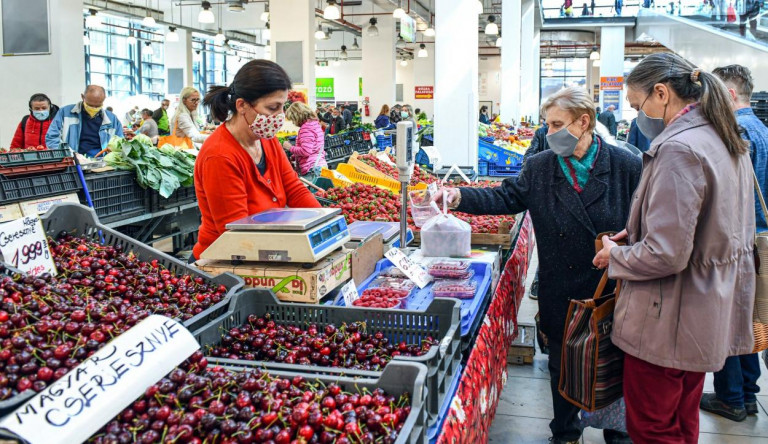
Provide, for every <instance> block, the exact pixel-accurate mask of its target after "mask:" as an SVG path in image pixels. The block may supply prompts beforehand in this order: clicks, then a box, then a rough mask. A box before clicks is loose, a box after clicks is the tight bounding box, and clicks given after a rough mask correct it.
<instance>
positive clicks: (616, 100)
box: [603, 91, 621, 112]
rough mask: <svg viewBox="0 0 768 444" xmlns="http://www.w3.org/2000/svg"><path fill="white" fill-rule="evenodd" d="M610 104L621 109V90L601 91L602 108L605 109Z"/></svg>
mask: <svg viewBox="0 0 768 444" xmlns="http://www.w3.org/2000/svg"><path fill="white" fill-rule="evenodd" d="M611 105H613V106H614V108H616V109H617V110H618V109H621V107H620V106H619V105H621V91H603V109H605V110H607V109H608V107H609V106H611ZM604 112H606V111H604Z"/></svg>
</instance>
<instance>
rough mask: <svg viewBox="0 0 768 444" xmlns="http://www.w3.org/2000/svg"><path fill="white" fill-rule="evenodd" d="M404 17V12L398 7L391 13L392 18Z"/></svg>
mask: <svg viewBox="0 0 768 444" xmlns="http://www.w3.org/2000/svg"><path fill="white" fill-rule="evenodd" d="M404 16H405V10H404V9H403V8H401V7H399V6H398V7H397V8H396V9H395V10H394V11H392V17H394V18H396V19H399V18H403V17H404Z"/></svg>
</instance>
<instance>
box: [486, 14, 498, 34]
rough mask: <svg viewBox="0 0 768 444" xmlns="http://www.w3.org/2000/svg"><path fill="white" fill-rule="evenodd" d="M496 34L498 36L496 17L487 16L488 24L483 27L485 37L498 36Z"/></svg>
mask: <svg viewBox="0 0 768 444" xmlns="http://www.w3.org/2000/svg"><path fill="white" fill-rule="evenodd" d="M498 34H499V26H498V25H497V24H496V16H495V15H489V16H488V24H487V25H485V35H498Z"/></svg>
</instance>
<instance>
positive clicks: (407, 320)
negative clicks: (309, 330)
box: [193, 289, 461, 420]
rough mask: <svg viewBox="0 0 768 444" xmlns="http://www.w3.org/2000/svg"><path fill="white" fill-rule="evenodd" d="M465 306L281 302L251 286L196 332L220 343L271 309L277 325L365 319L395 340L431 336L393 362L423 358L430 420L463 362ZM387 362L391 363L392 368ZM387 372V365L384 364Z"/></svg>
mask: <svg viewBox="0 0 768 444" xmlns="http://www.w3.org/2000/svg"><path fill="white" fill-rule="evenodd" d="M459 307H460V305H459V302H458V301H457V300H455V299H447V298H446V299H435V300H434V301H433V302H432V303H431V304H430V305H429V307H428V308H427V310H425V311H423V312H419V311H410V310H392V309H376V308H358V307H338V306H333V305H304V304H291V303H284V302H280V301H279V300H278V299H277V298H276V297H275V296H274V294H273V293H272V292H271V291H269V290H260V289H248V290H245V291H242V292H240V293H238V294H237V295H235V296H234V298H233V299H232V304H231V305H230V311H229V312H227V313H226V314H224V315H222V316H221V317H219V318H218V319H216V320H214V321H212V322H211V323H210V324H208V325H206V326H205V327H204V328H202V329H200V330H198V331H193V334H194V335H195V339H197V341H198V342H199V343H200V345H201V346H203V347H206V346H213V345H217V344H219V342H220V341H221V336H222V332H226V331H228V330H229V329H230V328H232V327H237V326H239V325H242V324H243V323H245V322H247V319H248V316H249V315H251V314H255V315H257V316H263V315H265V314H267V313H270V314H271V315H272V319H273V320H274V321H275V322H276V323H278V324H289V325H296V326H305V325H307V324H310V323H313V324H317V326H318V327H319V328H323V327H325V326H326V325H328V324H334V325H337V326H340V325H341V324H342V323H347V324H349V323H352V322H365V323H366V328H367V330H368V331H369V332H374V331H381V332H382V333H384V335H385V336H386V337H387V338H389V340H390V342H391V343H395V344H397V343H400V342H402V341H405V342H406V343H409V344H418V343H420V342H421V340H422V339H425V338H426V337H428V336H431V337H433V338H435V339H437V340H439V341H440V343H439V344H438V345H437V346H434V347H432V349H431V350H430V351H429V352H428V353H427V354H425V355H423V356H418V357H404V356H396V357H395V358H394V359H393V360H392V361H391V362H390V364H389V365H392V363H394V362H418V363H421V364H424V365H426V367H427V369H428V374H427V388H428V389H429V393H430V394H429V399H428V400H427V410H428V412H429V414H430V418H431V419H433V420H434V419H436V418H437V414H438V410H439V408H440V405H441V403H442V402H443V399H445V395H446V394H447V391H448V389H449V386H450V384H451V380H452V378H453V375H454V373H455V372H456V371H457V369H458V365H459V362H460V361H461V353H460V349H461V321H460V319H461V316H460V308H459ZM209 361H210V362H212V363H219V364H248V365H259V366H264V367H266V368H270V369H272V368H274V369H278V370H285V371H300V372H312V373H324V372H327V371H329V369H331V370H333V371H335V372H343V373H345V374H347V375H353V376H358V377H370V378H375V377H378V376H379V375H380V374H381V372H374V371H365V370H353V369H346V368H333V367H320V366H306V365H298V364H281V363H277V362H267V361H242V360H232V359H225V358H214V357H211V358H209ZM389 365H388V366H389ZM385 370H386V367H385Z"/></svg>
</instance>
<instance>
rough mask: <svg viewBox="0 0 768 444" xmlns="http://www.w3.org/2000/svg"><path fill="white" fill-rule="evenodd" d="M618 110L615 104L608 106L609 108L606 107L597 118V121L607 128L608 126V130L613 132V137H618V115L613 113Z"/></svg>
mask: <svg viewBox="0 0 768 444" xmlns="http://www.w3.org/2000/svg"><path fill="white" fill-rule="evenodd" d="M615 110H616V107H615V106H613V105H610V106H608V108H606V109H605V111H603V112H602V113H600V116H599V117H598V118H597V121H598V122H600V123H602V124H603V125H605V127H606V128H608V132H609V133H611V135H612V136H613V137H616V134H617V133H618V127H617V125H616V116H615V115H614V114H613V112H614V111H615Z"/></svg>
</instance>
